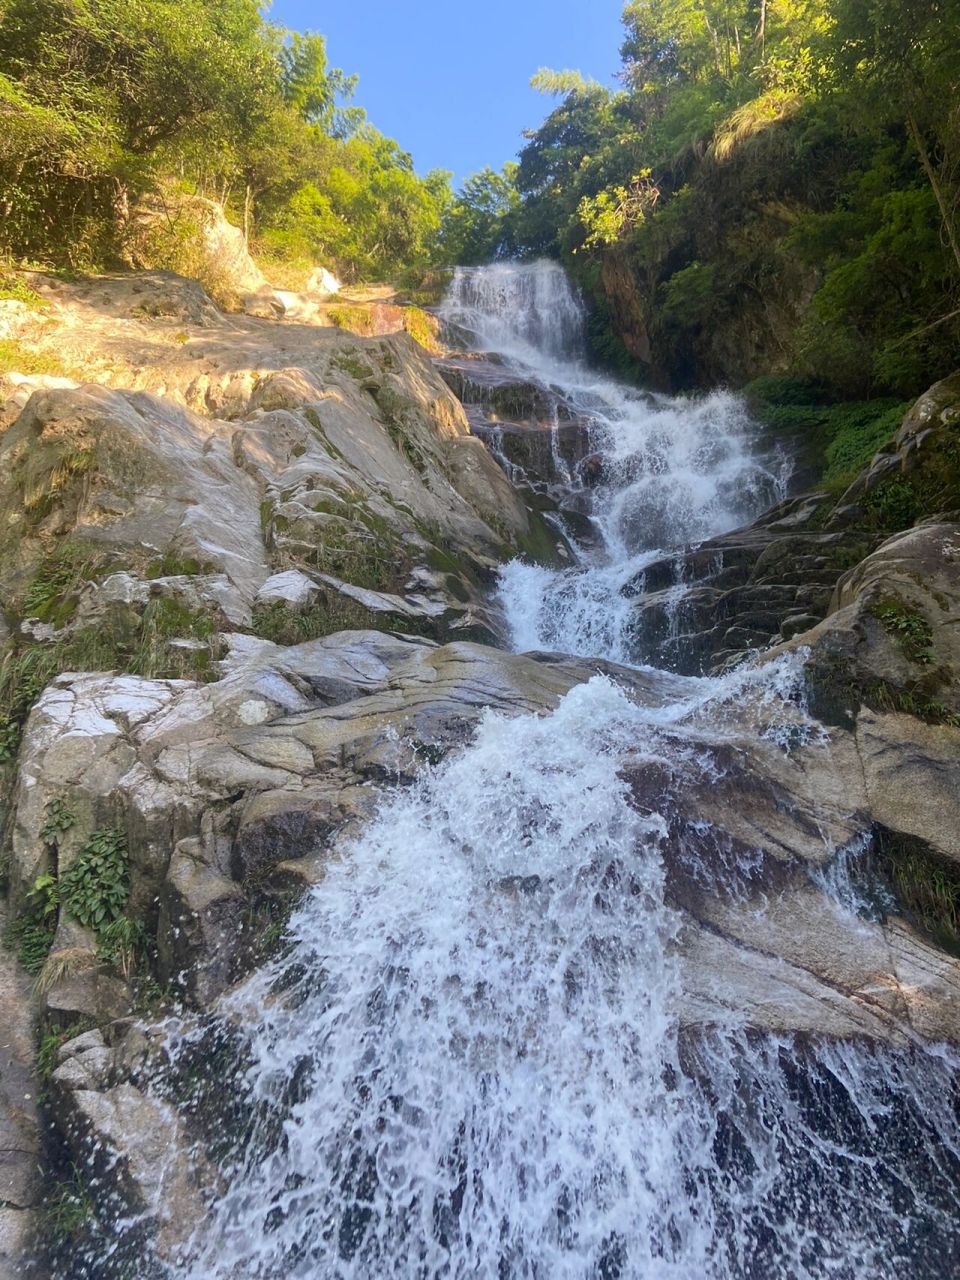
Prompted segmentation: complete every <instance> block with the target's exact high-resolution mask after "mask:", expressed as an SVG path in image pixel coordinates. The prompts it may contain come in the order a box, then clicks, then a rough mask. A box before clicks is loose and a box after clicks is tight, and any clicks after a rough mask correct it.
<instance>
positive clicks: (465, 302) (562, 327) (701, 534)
mask: <svg viewBox="0 0 960 1280" xmlns="http://www.w3.org/2000/svg"><path fill="white" fill-rule="evenodd" d="M443 315H444V317H445V319H446V320H447V321H448V322H449V323H451V324H456V325H457V326H458V327H459V328H460V329H462V330H464V331H466V332H467V333H468V334H469V335H470V336H471V338H472V341H473V342H474V343H475V345H476V346H477V347H478V349H480V350H483V351H487V352H493V353H495V354H496V356H497V358H498V359H499V360H502V361H504V362H506V363H507V364H508V365H509V366H510V367H511V368H513V369H514V370H515V371H516V374H517V377H518V378H522V379H529V380H531V381H533V382H537V383H542V384H544V385H545V386H547V387H549V388H551V389H552V390H554V391H555V392H558V393H559V394H560V395H561V396H562V397H563V400H564V401H565V403H566V404H567V405H568V406H570V408H571V410H572V411H574V412H576V413H577V414H578V415H579V416H580V417H581V418H582V419H584V420H585V421H586V422H587V423H588V426H589V432H590V438H591V442H592V443H593V446H594V449H595V453H596V456H597V457H598V458H599V459H600V460H601V465H602V479H601V481H600V484H599V485H598V486H597V487H596V489H595V491H594V494H593V500H592V503H591V508H592V509H591V517H592V520H593V523H594V525H595V528H596V530H597V533H598V535H599V544H600V549H599V551H598V552H597V553H594V554H593V555H590V556H585V557H584V564H582V565H581V566H579V567H578V568H575V569H572V570H570V571H569V572H566V573H563V574H560V575H547V574H544V573H543V571H542V570H540V569H537V568H536V567H533V566H527V565H523V564H522V563H516V562H515V563H514V564H512V565H511V566H510V567H509V568H508V569H507V570H506V571H505V572H504V574H503V576H502V579H501V601H502V603H503V605H504V607H505V610H506V613H507V617H508V619H509V622H510V626H511V631H512V635H513V641H514V647H516V648H519V649H537V648H541V649H542V648H547V649H556V650H558V651H560V652H565V653H576V654H582V655H584V656H591V655H597V654H601V653H602V654H604V655H605V656H607V657H610V658H612V659H615V660H617V661H629V660H630V658H631V656H632V646H631V641H630V637H629V633H628V624H629V618H630V613H631V603H630V600H629V599H628V598H627V597H626V596H625V595H624V594H623V592H624V588H625V587H627V586H628V584H630V583H631V582H632V581H634V580H635V579H636V578H637V577H638V575H639V574H641V573H642V572H643V569H644V567H645V566H646V565H648V564H650V563H651V562H652V561H654V560H657V559H660V558H661V557H662V556H664V555H665V554H669V553H671V552H673V551H675V550H676V549H678V548H680V547H682V546H683V545H684V544H688V543H695V542H699V541H702V540H703V539H705V538H709V537H711V536H713V535H715V534H718V533H724V532H726V531H727V530H729V529H733V528H735V527H736V526H737V525H738V524H744V523H747V522H749V521H750V520H751V519H753V518H754V517H755V516H756V515H758V514H759V513H760V512H761V511H763V510H764V509H765V508H767V507H769V506H771V505H772V504H773V503H774V502H776V501H778V500H779V499H780V498H781V497H783V493H784V485H785V482H786V479H787V474H788V473H787V471H786V469H785V466H784V461H783V459H780V458H776V457H774V458H768V459H761V458H760V457H758V454H757V450H756V440H755V435H756V432H755V429H754V427H753V425H752V423H751V422H750V419H749V417H748V415H747V413H746V411H745V408H744V405H743V403H742V401H741V400H740V399H739V398H738V397H736V396H733V395H730V394H728V393H726V392H715V393H713V394H712V395H710V396H706V397H703V398H700V399H688V398H683V397H669V396H660V395H653V394H651V393H649V392H644V391H640V390H637V389H636V388H632V387H627V386H624V385H622V384H620V383H617V382H615V381H613V380H612V379H610V378H607V377H604V376H603V375H601V374H598V373H597V372H595V371H594V370H592V369H590V368H589V367H588V366H587V365H586V364H585V363H584V362H583V360H582V358H581V357H582V353H583V351H584V347H585V339H584V324H585V316H584V311H583V307H582V305H581V303H580V301H579V299H578V298H577V297H576V295H575V294H574V292H573V290H572V288H571V286H570V285H569V283H568V281H567V277H566V275H565V273H564V271H563V270H562V268H561V267H560V266H558V265H557V264H556V263H551V262H534V263H529V264H517V263H504V264H499V265H497V266H494V267H475V268H461V269H459V270H458V271H457V272H456V273H455V275H454V279H453V282H452V284H451V288H450V294H449V296H448V298H447V300H446V302H445V304H444V307H443Z"/></svg>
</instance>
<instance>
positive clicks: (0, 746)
mask: <svg viewBox="0 0 960 1280" xmlns="http://www.w3.org/2000/svg"><path fill="white" fill-rule="evenodd" d="M19 745H20V726H19V725H18V724H17V722H16V721H15V720H13V719H12V718H11V717H10V715H9V714H8V713H7V712H5V711H4V712H0V764H6V763H7V762H8V761H10V760H12V759H13V758H14V757H15V756H16V754H17V748H18V747H19Z"/></svg>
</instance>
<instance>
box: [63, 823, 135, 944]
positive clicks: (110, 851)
mask: <svg viewBox="0 0 960 1280" xmlns="http://www.w3.org/2000/svg"><path fill="white" fill-rule="evenodd" d="M129 893H130V883H129V870H128V864H127V837H126V835H125V833H124V832H123V831H120V830H116V829H104V830H101V831H95V832H94V833H93V835H91V836H90V838H89V840H87V842H86V843H85V844H84V846H83V848H82V849H81V850H80V852H79V853H78V854H77V856H76V858H75V859H74V860H73V862H72V863H71V864H70V866H69V867H68V868H67V870H66V871H65V872H64V874H63V876H62V877H61V879H60V901H61V902H62V904H63V906H64V908H65V909H66V910H67V911H69V913H70V914H71V915H72V916H73V917H74V918H75V919H77V920H79V922H80V923H81V924H82V925H84V926H85V927H86V928H88V929H93V930H94V932H95V933H96V934H97V936H98V938H99V937H100V936H101V934H102V933H103V931H104V930H105V929H106V928H107V927H108V926H109V925H111V924H113V923H114V922H116V921H117V920H119V919H120V917H121V916H122V915H123V913H124V910H125V908H126V905H127V898H128V896H129Z"/></svg>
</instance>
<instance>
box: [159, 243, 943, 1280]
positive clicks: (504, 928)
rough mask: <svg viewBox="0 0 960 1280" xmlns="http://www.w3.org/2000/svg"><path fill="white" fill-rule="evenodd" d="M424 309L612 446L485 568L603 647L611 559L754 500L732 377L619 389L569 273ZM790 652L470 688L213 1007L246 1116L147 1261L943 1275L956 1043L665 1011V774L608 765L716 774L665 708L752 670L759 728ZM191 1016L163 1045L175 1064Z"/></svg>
mask: <svg viewBox="0 0 960 1280" xmlns="http://www.w3.org/2000/svg"><path fill="white" fill-rule="evenodd" d="M448 310H449V313H450V315H451V317H452V318H456V319H457V322H458V323H461V324H463V325H465V326H467V327H469V328H470V329H471V331H472V332H473V333H474V334H475V335H477V340H478V342H481V341H482V342H483V343H485V344H486V345H487V346H488V347H490V348H493V349H494V350H497V351H499V352H500V353H501V354H503V355H504V356H505V358H507V359H510V360H513V361H516V362H517V365H518V368H525V369H527V370H530V371H534V372H536V373H537V375H538V376H540V377H543V378H544V379H546V380H548V381H549V382H550V383H551V384H552V385H558V386H560V387H561V389H562V391H563V393H564V395H566V396H567V397H568V398H570V399H571V400H574V401H575V402H576V403H577V405H578V406H579V407H580V408H581V409H582V410H584V411H585V412H589V413H590V414H591V415H592V418H593V421H594V424H595V428H596V439H597V442H598V448H600V449H602V451H603V454H604V459H605V462H606V464H608V465H607V474H608V478H607V480H606V481H605V483H604V485H603V486H601V487H600V488H599V489H598V491H597V492H596V495H595V509H594V518H595V520H596V523H597V526H598V528H599V529H600V531H601V534H602V538H601V550H600V552H599V553H597V554H596V555H595V556H594V558H593V559H592V560H591V559H590V558H589V557H587V558H585V560H584V563H583V564H581V565H580V566H578V567H577V568H576V569H574V570H570V571H553V570H547V569H543V568H537V567H534V566H528V565H524V564H521V563H519V562H515V563H514V564H512V565H510V566H508V567H507V568H506V569H505V570H504V571H503V576H502V583H501V597H502V600H503V602H504V604H505V606H506V608H507V610H508V612H509V614H510V617H511V621H512V625H513V628H514V637H515V642H516V646H517V647H518V648H535V647H538V646H542V645H544V644H549V645H551V646H553V647H561V648H568V649H572V650H575V651H580V652H591V653H594V654H602V655H606V656H608V657H614V658H617V657H623V656H624V640H623V630H624V626H625V619H624V616H623V614H622V611H621V612H618V610H620V604H619V603H618V602H619V601H621V600H622V599H623V597H622V594H621V591H620V588H621V587H622V586H623V584H624V582H625V581H626V580H627V579H628V578H630V577H635V576H636V575H637V574H638V573H639V572H642V567H643V565H644V564H645V563H647V562H648V561H649V559H650V558H651V557H652V556H654V555H659V554H662V552H663V551H664V550H669V548H670V547H671V546H673V545H675V544H676V543H678V542H682V541H684V540H685V539H688V538H690V537H697V536H704V535H705V534H706V533H707V532H708V531H716V530H719V529H722V528H725V527H729V525H730V523H731V522H733V521H735V520H737V519H740V518H744V517H746V516H748V515H749V514H750V513H751V512H752V511H753V510H756V509H757V507H758V506H759V505H762V504H763V503H764V502H765V501H767V500H769V498H770V496H771V495H772V494H773V493H775V491H776V487H777V483H778V481H777V477H776V476H775V474H774V473H773V472H772V471H771V469H770V468H769V467H765V466H764V465H762V464H761V463H758V462H757V461H756V460H755V458H754V457H753V455H752V453H751V443H752V441H751V432H750V426H749V422H748V420H747V418H746V416H745V415H744V413H743V411H742V408H741V407H740V405H739V403H738V402H737V401H736V399H735V398H734V397H731V396H728V395H725V394H718V395H714V396H711V397H707V398H706V399H704V400H700V401H695V402H694V401H684V400H676V399H665V398H659V397H652V396H645V395H642V394H641V393H636V392H632V391H630V390H628V389H626V388H622V387H617V386H616V385H615V384H613V383H611V382H609V381H608V380H604V379H602V378H599V377H597V376H595V375H593V374H591V373H590V371H589V370H588V369H587V368H586V367H585V366H584V365H583V364H581V363H579V362H578V357H577V350H578V334H579V332H580V329H579V325H580V323H581V312H580V307H579V304H578V303H577V300H576V298H575V297H574V295H573V294H572V293H571V292H570V290H569V288H568V287H567V285H566V282H565V280H564V278H563V276H562V273H561V272H560V271H559V268H556V267H553V266H547V265H545V264H536V265H533V266H524V267H519V268H518V267H511V266H497V267H494V268H489V269H485V270H482V271H472V272H461V273H458V275H457V278H456V280H455V282H454V286H453V291H452V295H451V300H450V303H449V307H448ZM468 321H469V325H468V324H467V322H468ZM574 321H576V326H575V325H574ZM795 661H796V660H795V659H792V658H782V659H780V660H779V661H778V662H775V663H771V664H768V665H767V666H766V667H765V668H762V669H761V668H751V667H749V666H745V667H741V668H739V669H738V670H737V671H734V672H732V673H730V674H728V675H726V676H724V677H717V678H710V679H692V678H689V679H681V678H678V677H675V676H666V675H664V676H663V677H662V682H661V692H662V696H661V697H660V698H659V699H654V700H653V701H654V703H655V705H653V706H646V707H639V706H637V705H635V704H634V703H633V702H632V701H631V700H629V699H628V698H627V696H626V695H625V693H624V692H623V691H622V690H621V689H620V688H619V687H618V686H617V685H616V684H615V683H614V682H613V681H612V680H610V679H608V678H607V677H605V676H596V677H594V678H593V679H592V680H590V681H589V682H588V683H586V684H583V685H580V686H578V687H575V688H574V689H573V690H572V691H571V692H570V693H568V694H567V695H566V696H565V697H564V698H563V700H562V701H561V702H560V705H559V706H558V707H557V709H556V710H555V711H553V712H552V713H551V714H549V715H546V716H534V715H526V716H521V717H519V718H512V719H511V718H506V717H504V716H501V715H498V714H493V713H491V712H489V711H488V712H487V713H486V714H485V716H484V718H483V719H482V721H481V723H480V726H479V728H478V730H477V731H476V733H475V735H474V737H473V740H472V741H471V742H470V743H469V744H468V745H467V746H466V747H464V748H463V749H461V750H460V751H458V752H456V753H454V754H452V755H451V756H449V757H448V758H446V759H445V760H443V761H441V762H440V763H438V764H436V765H433V766H432V767H430V768H426V769H425V770H424V772H423V774H422V776H420V778H419V780H418V781H417V782H416V783H415V784H414V785H413V786H409V787H405V788H397V789H396V790H395V791H394V792H393V793H392V794H389V795H387V796H386V798H385V799H384V800H383V803H382V804H381V807H380V809H379V811H378V813H377V815H376V816H375V818H374V819H373V820H372V821H371V822H370V823H369V824H368V825H367V826H366V827H365V829H364V830H363V832H362V833H361V834H359V835H358V836H355V837H354V838H353V839H352V840H351V841H350V843H349V844H348V845H347V846H346V847H343V848H340V849H339V850H338V857H337V858H336V859H335V860H333V861H331V863H330V865H329V868H328V870H327V874H326V876H325V878H324V880H323V882H322V883H321V884H319V885H318V886H317V887H316V888H315V889H313V890H312V891H311V892H310V893H309V894H308V895H307V897H306V898H305V900H304V901H303V903H302V905H301V906H300V908H299V910H298V911H297V913H296V915H295V916H294V918H293V920H292V921H291V925H290V947H289V949H288V951H287V953H286V954H285V955H284V956H283V957H282V958H281V959H278V960H275V961H273V962H272V963H271V964H269V965H268V966H266V967H265V968H264V969H262V970H261V971H259V972H258V973H257V974H256V975H254V977H253V978H251V979H250V980H249V981H248V982H246V983H245V984H243V985H242V986H241V987H240V988H239V989H238V990H237V991H235V992H233V993H232V994H230V995H229V996H228V997H227V998H226V999H225V1000H224V1001H223V1003H222V1006H221V1008H220V1010H219V1018H220V1022H221V1025H222V1027H223V1028H224V1029H225V1030H224V1036H225V1038H227V1039H230V1038H232V1040H233V1041H236V1042H239V1048H238V1049H237V1050H236V1060H237V1062H238V1063H239V1065H238V1067H237V1068H236V1072H235V1074H234V1075H233V1076H232V1077H231V1079H230V1081H229V1084H228V1085H227V1086H226V1087H227V1088H228V1089H229V1091H230V1093H231V1096H232V1103H231V1105H232V1113H233V1114H234V1115H235V1116H239V1117H240V1119H239V1120H236V1122H235V1125H234V1131H233V1132H230V1133H226V1134H224V1135H223V1137H222V1142H221V1144H220V1145H221V1146H222V1148H223V1151H222V1153H221V1156H220V1160H221V1166H220V1168H221V1178H222V1186H223V1190H222V1192H221V1194H219V1197H218V1198H217V1200H216V1201H215V1203H214V1204H213V1205H212V1207H211V1216H210V1220H209V1221H208V1222H206V1223H204V1224H203V1225H202V1228H201V1229H200V1230H198V1232H197V1234H196V1237H195V1238H194V1239H193V1240H192V1241H191V1242H190V1243H189V1245H188V1246H187V1247H186V1249H185V1251H184V1253H183V1256H182V1257H181V1259H180V1260H179V1261H178V1262H176V1263H174V1264H171V1265H170V1266H169V1267H168V1268H167V1270H168V1273H169V1274H171V1275H174V1276H176V1277H178V1278H180V1280H185V1278H186V1277H190V1278H191V1280H280V1278H281V1277H283V1280H410V1278H413V1277H417V1278H421V1280H440V1278H441V1277H444V1278H445V1277H451V1278H456V1280H474V1278H481V1280H614V1278H616V1277H620V1278H622V1280H828V1278H829V1280H890V1277H893V1276H898V1277H904V1278H905V1280H906V1278H912V1280H940V1278H942V1280H947V1277H949V1276H952V1275H955V1274H956V1272H955V1259H956V1257H957V1256H958V1255H957V1252H956V1251H957V1248H958V1245H960V1225H958V1223H960V1193H958V1187H960V1119H958V1115H960V1110H958V1108H957V1107H956V1106H954V1107H953V1109H951V1106H950V1104H949V1103H948V1102H947V1099H949V1098H950V1097H955V1096H956V1093H955V1080H956V1069H957V1065H958V1064H957V1061H956V1058H955V1056H954V1055H952V1054H950V1053H948V1052H947V1051H946V1050H936V1049H931V1050H930V1051H923V1050H921V1049H917V1048H915V1049H912V1050H901V1051H894V1050H892V1049H884V1048H878V1047H870V1046H868V1045H855V1044H847V1043H840V1044H830V1043H823V1044H820V1045H817V1044H814V1043H810V1042H804V1041H801V1040H800V1039H794V1038H793V1037H789V1036H776V1035H773V1034H759V1033H756V1032H753V1031H751V1030H749V1029H748V1028H747V1027H746V1026H744V1025H743V1024H742V1022H741V1020H740V1019H739V1018H738V1016H737V1013H736V1011H735V1010H731V1011H730V1014H729V1018H728V1021H727V1022H726V1023H725V1024H721V1025H714V1026H712V1027H711V1029H710V1030H709V1031H706V1030H702V1029H701V1030H700V1031H697V1030H696V1029H695V1028H693V1027H690V1026H685V1025H684V1023H683V1020H682V1018H681V1016H680V1008H679V1004H680V997H681V992H680V983H679V973H678V963H677V960H676V954H675V942H676V939H677V934H678V929H679V927H680V916H679V913H678V910H677V909H676V908H675V907H674V906H672V905H671V904H670V901H669V898H668V895H667V894H666V892H665V869H664V864H663V858H662V847H663V843H664V840H665V837H666V834H667V831H668V829H669V827H670V822H671V818H672V816H673V808H672V805H673V801H672V799H671V796H670V795H669V794H667V795H664V796H663V798H662V801H661V802H660V810H659V811H658V812H651V811H640V810H639V809H638V808H637V806H636V805H635V804H634V803H632V800H631V794H630V788H629V785H628V783H627V782H626V781H625V779H624V773H623V770H624V765H625V762H627V761H628V760H631V759H633V760H634V761H636V760H637V759H638V758H639V759H641V760H642V761H643V762H644V763H645V764H647V765H649V766H650V767H651V768H661V767H662V769H663V772H664V776H668V777H670V778H671V779H672V781H671V786H672V787H673V788H674V792H675V794H681V793H682V791H683V789H684V788H685V787H688V786H692V785H695V784H702V783H703V782H704V781H706V782H707V783H709V781H710V779H711V778H712V777H713V776H714V771H715V770H716V768H717V766H716V765H715V764H714V763H713V762H712V759H711V757H710V754H709V752H704V751H703V750H701V749H699V748H695V747H694V746H693V745H691V746H690V747H689V748H687V747H685V746H684V743H685V741H686V738H685V735H690V742H691V744H692V743H693V742H694V741H695V740H698V739H697V734H698V733H699V732H702V731H703V729H704V726H708V727H709V726H715V727H720V728H722V726H723V725H724V724H725V723H726V721H727V720H728V719H729V718H730V717H731V715H732V708H735V707H737V706H738V705H740V704H741V703H742V702H743V700H744V698H745V697H748V696H753V695H755V694H757V693H758V691H759V692H761V693H762V694H763V695H764V696H763V697H762V698H760V699H759V701H758V704H757V705H758V706H759V707H760V711H759V712H758V714H759V715H760V716H761V718H762V719H764V718H765V719H764V722H762V723H759V724H758V725H757V728H756V731H757V733H759V734H769V733H774V732H776V729H777V726H778V725H779V724H780V722H781V719H782V715H783V708H784V706H785V705H786V703H787V702H789V703H790V705H791V706H792V707H793V711H792V714H794V715H798V716H802V715H803V713H802V712H801V711H798V710H797V708H796V706H795V703H796V699H797V687H796V682H797V671H798V668H797V667H796V665H795ZM792 664H793V665H792ZM657 679H660V677H659V676H658V677H657ZM837 909H838V910H841V909H843V908H842V906H841V905H839V904H838V906H837ZM851 920H853V917H852V916H851ZM204 1034H207V1033H206V1032H204ZM189 1039H190V1037H189V1035H186V1036H185V1037H184V1038H183V1040H182V1041H181V1042H179V1043H173V1041H172V1042H171V1048H170V1054H171V1058H172V1060H173V1061H174V1062H175V1061H176V1059H177V1056H178V1054H183V1053H187V1052H188V1051H189Z"/></svg>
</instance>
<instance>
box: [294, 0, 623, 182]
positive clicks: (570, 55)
mask: <svg viewBox="0 0 960 1280" xmlns="http://www.w3.org/2000/svg"><path fill="white" fill-rule="evenodd" d="M622 8H623V0H480V2H479V3H478V2H477V0H337V2H336V3H335V4H329V3H324V0H274V3H273V5H272V6H271V8H270V10H269V15H270V17H271V18H272V19H273V21H275V22H279V23H282V24H283V25H284V26H287V27H292V28H294V29H296V30H299V31H303V30H307V29H309V30H312V31H319V32H320V33H321V34H322V35H325V36H326V37H327V47H328V51H329V54H330V61H331V62H332V63H333V65H334V66H338V67H343V69H344V71H348V72H355V73H357V74H358V75H359V76H360V84H359V87H358V89H357V95H356V102H357V103H358V104H359V105H360V106H362V107H365V108H366V111H367V114H368V116H369V117H370V119H371V120H372V121H373V123H374V124H375V125H376V126H377V128H378V129H380V130H381V131H382V132H383V133H386V134H388V135H389V136H390V137H393V138H396V139H397V141H398V142H399V143H400V144H401V146H403V147H404V148H405V149H406V150H407V151H410V152H412V153H413V158H414V162H415V164H416V166H417V169H418V170H419V171H420V172H421V173H424V172H426V170H427V169H434V168H437V169H450V170H452V171H453V172H454V174H455V175H456V177H457V179H458V180H461V179H463V178H465V177H466V176H467V175H468V174H470V173H473V172H475V171H476V170H477V169H482V168H483V167H484V165H488V164H489V165H493V166H494V168H499V167H500V165H502V164H503V162H504V161H505V160H510V159H512V158H513V157H514V156H515V155H516V153H517V151H518V150H519V149H520V147H521V146H522V145H523V139H522V138H521V136H520V135H521V131H522V130H523V129H529V128H535V127H536V126H537V125H538V124H539V123H540V121H541V120H542V119H543V118H544V116H545V115H546V114H547V112H548V111H549V110H550V107H551V103H552V100H551V99H549V98H544V97H543V96H542V95H541V94H538V93H535V92H534V91H533V90H532V89H531V88H529V81H530V77H531V76H532V75H533V73H534V72H535V71H536V70H537V68H538V67H541V66H545V67H552V68H553V69H554V70H561V69H563V68H567V67H570V68H573V69H575V70H578V71H582V72H583V74H584V75H585V76H591V77H593V78H594V79H595V80H600V81H603V82H604V83H608V82H610V81H611V80H612V77H613V75H614V73H615V72H616V71H617V69H618V67H619V63H620V57H619V49H620V38H621V28H620V13H621V10H622Z"/></svg>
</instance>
